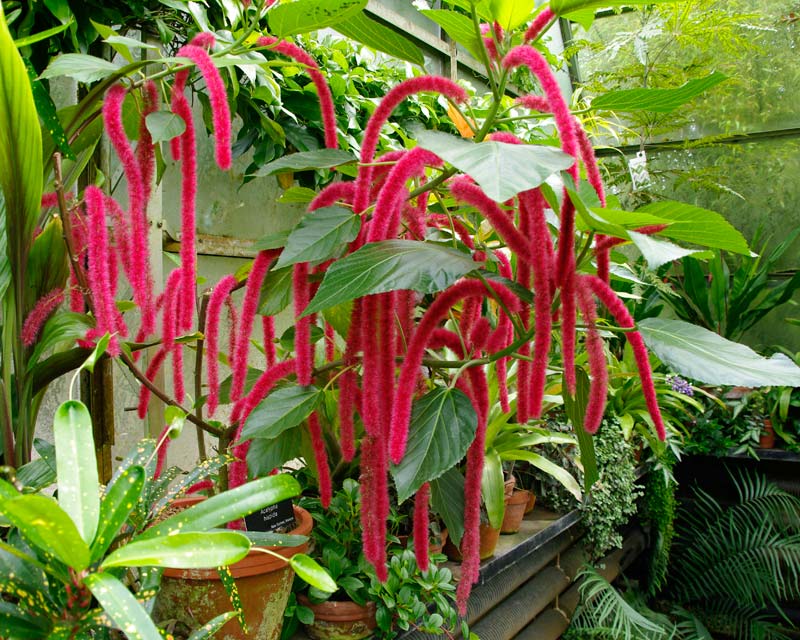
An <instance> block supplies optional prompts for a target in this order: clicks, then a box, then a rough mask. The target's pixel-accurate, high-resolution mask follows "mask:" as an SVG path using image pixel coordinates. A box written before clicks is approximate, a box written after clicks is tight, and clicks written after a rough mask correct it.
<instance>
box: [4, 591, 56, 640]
mask: <svg viewBox="0 0 800 640" xmlns="http://www.w3.org/2000/svg"><path fill="white" fill-rule="evenodd" d="M47 634H48V631H47V626H46V623H45V621H44V620H43V619H42V618H39V617H33V616H31V615H30V613H28V612H26V611H21V610H20V609H19V608H18V607H17V606H16V605H14V604H11V603H10V602H5V601H3V600H0V638H11V639H12V640H28V639H29V638H30V640H41V639H42V638H45V637H48V635H47Z"/></svg>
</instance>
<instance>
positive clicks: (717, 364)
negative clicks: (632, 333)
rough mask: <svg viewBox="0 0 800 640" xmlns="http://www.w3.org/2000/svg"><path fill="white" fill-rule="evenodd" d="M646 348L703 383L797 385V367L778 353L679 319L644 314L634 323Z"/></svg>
mask: <svg viewBox="0 0 800 640" xmlns="http://www.w3.org/2000/svg"><path fill="white" fill-rule="evenodd" d="M638 329H639V332H640V333H641V334H642V338H644V341H645V343H646V344H647V346H648V348H650V349H652V350H653V352H655V354H656V355H657V356H658V358H659V359H660V360H661V361H662V362H663V363H664V364H666V365H667V366H668V367H670V368H671V369H672V370H674V371H675V372H677V373H679V374H680V375H682V376H685V377H687V378H691V379H693V380H698V381H700V382H704V383H706V384H713V385H732V386H745V387H766V386H771V385H777V386H791V387H797V386H800V367H798V366H797V365H796V364H794V362H792V361H791V360H790V359H789V358H787V357H786V356H785V355H783V354H781V353H776V354H775V355H773V356H772V357H771V358H764V357H763V356H760V355H758V354H757V353H756V352H755V351H753V350H752V349H750V348H749V347H747V346H745V345H743V344H739V343H738V342H731V341H730V340H726V339H725V338H723V337H722V336H720V335H718V334H716V333H714V332H713V331H709V330H708V329H704V328H702V327H698V326H696V325H693V324H689V323H688V322H683V321H682V320H668V319H662V318H648V319H646V320H642V321H641V322H640V323H639V324H638Z"/></svg>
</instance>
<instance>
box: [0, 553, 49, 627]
mask: <svg viewBox="0 0 800 640" xmlns="http://www.w3.org/2000/svg"><path fill="white" fill-rule="evenodd" d="M22 555H23V556H24V554H22ZM48 586H49V585H48V582H47V576H46V575H45V573H44V571H42V570H41V569H40V568H39V567H37V566H36V565H34V564H33V563H31V562H28V561H27V560H26V559H25V558H24V557H20V556H19V555H15V554H14V553H11V552H9V551H7V550H6V549H4V548H2V547H0V593H8V594H14V598H15V600H16V601H17V602H18V603H19V604H21V605H23V606H24V607H25V608H26V609H28V610H29V611H35V612H37V613H41V614H43V615H45V616H47V617H48V618H49V617H51V616H55V615H57V614H56V613H55V610H56V607H54V606H53V605H54V603H53V598H52V596H51V594H50V590H49V588H48ZM0 628H2V623H0ZM0 637H7V636H5V635H4V636H0Z"/></svg>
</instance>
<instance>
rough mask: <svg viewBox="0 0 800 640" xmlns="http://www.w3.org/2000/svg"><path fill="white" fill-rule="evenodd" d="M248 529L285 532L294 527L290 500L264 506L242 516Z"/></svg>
mask: <svg viewBox="0 0 800 640" xmlns="http://www.w3.org/2000/svg"><path fill="white" fill-rule="evenodd" d="M244 522H245V525H246V526H247V530H248V531H267V532H270V531H281V530H282V531H281V532H282V533H286V532H288V531H291V530H292V529H294V527H295V521H294V509H293V508H292V501H291V500H281V501H280V502H278V503H277V504H272V505H270V506H268V507H264V508H263V509H261V511H256V512H255V513H251V514H250V515H249V516H245V518H244Z"/></svg>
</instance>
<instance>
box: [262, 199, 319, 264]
mask: <svg viewBox="0 0 800 640" xmlns="http://www.w3.org/2000/svg"><path fill="white" fill-rule="evenodd" d="M312 193H313V192H312ZM309 202H310V201H309ZM288 239H289V230H286V231H278V232H277V233H270V234H269V235H267V236H264V237H263V238H259V239H258V240H256V241H255V243H253V250H254V251H268V250H269V249H281V248H283V247H285V246H286V241H287V240H288Z"/></svg>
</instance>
